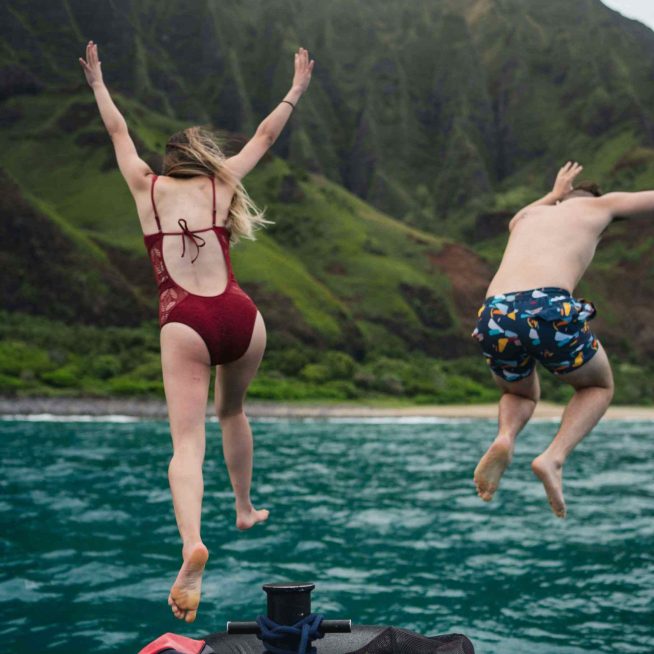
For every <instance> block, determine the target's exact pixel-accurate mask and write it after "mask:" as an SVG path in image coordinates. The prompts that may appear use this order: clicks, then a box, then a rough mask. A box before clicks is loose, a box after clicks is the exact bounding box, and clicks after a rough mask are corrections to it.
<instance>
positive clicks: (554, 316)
mask: <svg viewBox="0 0 654 654" xmlns="http://www.w3.org/2000/svg"><path fill="white" fill-rule="evenodd" d="M595 313H596V311H595V307H594V306H593V304H592V302H587V301H586V300H581V299H575V298H574V297H572V296H571V295H570V293H569V292H568V291H566V290H564V289H561V288H550V287H547V288H537V289H534V290H531V291H519V292H517V293H506V294H503V295H494V296H492V297H489V298H486V300H485V301H484V304H482V306H481V308H480V309H479V314H478V316H479V319H478V320H477V327H476V328H475V331H474V332H472V337H473V338H474V339H476V340H477V341H478V342H479V345H480V346H481V349H482V351H483V353H484V356H485V357H486V361H487V363H488V365H489V366H490V368H491V370H492V371H493V372H494V373H495V374H496V375H498V376H499V377H502V378H503V379H505V380H506V381H508V382H514V381H518V380H520V379H524V378H525V377H528V376H529V375H530V374H531V373H532V372H533V370H534V366H535V365H536V361H540V362H541V363H542V364H543V365H544V366H545V367H546V368H547V369H548V370H549V371H550V372H552V373H554V374H555V375H562V374H565V373H567V372H572V371H573V370H576V369H577V368H580V367H581V366H583V365H584V364H585V363H587V362H588V361H590V360H591V359H592V358H593V356H594V355H595V353H596V352H597V350H598V348H599V341H598V340H597V339H596V338H595V336H594V335H593V332H592V331H591V330H590V327H589V325H588V320H591V319H592V318H594V317H595Z"/></svg>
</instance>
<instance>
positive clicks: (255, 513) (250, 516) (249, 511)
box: [236, 504, 270, 530]
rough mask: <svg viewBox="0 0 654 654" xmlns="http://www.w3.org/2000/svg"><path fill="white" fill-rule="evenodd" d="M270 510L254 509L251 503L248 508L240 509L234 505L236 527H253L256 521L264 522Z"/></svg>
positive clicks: (242, 528) (243, 528)
mask: <svg viewBox="0 0 654 654" xmlns="http://www.w3.org/2000/svg"><path fill="white" fill-rule="evenodd" d="M269 515H270V511H268V509H259V510H257V509H255V508H254V507H253V506H252V505H251V504H250V506H249V507H248V508H245V509H240V508H239V507H236V527H237V528H238V529H241V530H245V529H250V527H254V525H256V524H257V522H264V521H265V520H267V519H268V516H269Z"/></svg>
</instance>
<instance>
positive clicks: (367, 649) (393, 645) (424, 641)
mask: <svg viewBox="0 0 654 654" xmlns="http://www.w3.org/2000/svg"><path fill="white" fill-rule="evenodd" d="M474 652H475V650H474V648H473V646H472V643H471V642H470V641H469V640H468V639H467V638H466V637H465V636H462V635H461V634H447V635H445V636H431V637H429V638H428V637H426V636H420V635H419V634H414V633H413V632H412V631H406V630H404V629H396V628H395V627H388V629H385V630H384V631H382V633H381V634H379V635H378V636H376V637H375V638H373V640H371V641H370V642H369V643H368V644H367V645H364V646H363V647H361V648H360V649H357V650H354V651H352V652H348V654H474Z"/></svg>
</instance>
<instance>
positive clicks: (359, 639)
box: [203, 625, 475, 654]
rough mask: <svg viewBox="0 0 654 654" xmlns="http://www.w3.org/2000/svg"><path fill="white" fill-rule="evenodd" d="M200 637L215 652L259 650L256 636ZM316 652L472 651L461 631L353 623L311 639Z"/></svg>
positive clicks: (419, 653) (462, 653) (421, 653)
mask: <svg viewBox="0 0 654 654" xmlns="http://www.w3.org/2000/svg"><path fill="white" fill-rule="evenodd" d="M203 640H205V641H206V642H207V645H210V646H211V647H212V648H213V650H214V651H215V652H216V653H217V654H262V652H263V646H262V643H261V641H260V640H259V639H258V638H257V637H256V636H246V635H236V634H234V635H232V634H226V633H225V632H218V633H214V634H209V635H208V636H204V637H203ZM313 644H314V646H315V647H316V649H317V650H318V654H346V653H347V654H474V652H475V650H474V648H473V647H472V643H471V642H470V641H469V640H468V639H467V638H466V637H465V636H462V635H460V634H447V635H445V636H431V637H429V638H426V637H425V636H420V635H418V634H415V633H413V632H411V631H406V630H404V629H396V628H395V627H385V626H377V625H353V627H352V633H349V634H326V635H325V637H324V638H322V639H320V640H316V641H314V643H313Z"/></svg>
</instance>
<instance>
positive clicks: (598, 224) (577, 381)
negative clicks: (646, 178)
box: [472, 162, 654, 518]
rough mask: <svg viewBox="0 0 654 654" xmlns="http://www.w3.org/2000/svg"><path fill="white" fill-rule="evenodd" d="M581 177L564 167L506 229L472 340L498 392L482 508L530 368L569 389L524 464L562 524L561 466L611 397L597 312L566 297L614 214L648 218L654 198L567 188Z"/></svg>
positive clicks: (524, 404)
mask: <svg viewBox="0 0 654 654" xmlns="http://www.w3.org/2000/svg"><path fill="white" fill-rule="evenodd" d="M581 170H582V167H581V166H580V165H579V164H577V163H573V162H568V163H567V164H566V165H565V166H563V168H561V170H560V171H559V173H558V175H557V178H556V181H555V183H554V187H553V189H552V191H551V192H550V193H548V194H547V195H545V196H544V197H543V198H541V199H540V200H538V201H537V202H534V203H533V204H530V205H528V206H526V207H524V208H523V209H521V210H520V211H519V212H518V213H517V214H516V215H515V216H514V217H513V219H512V220H511V222H510V223H509V232H510V235H509V242H508V244H507V247H506V250H505V252H504V256H503V258H502V263H501V264H500V267H499V270H498V271H497V273H496V275H495V277H494V278H493V280H492V281H491V284H490V286H489V287H488V292H487V298H486V300H485V301H484V304H483V305H482V307H481V308H480V310H479V319H478V322H477V326H476V328H475V330H474V332H473V334H472V336H473V338H475V339H476V340H477V341H478V342H479V344H480V346H481V349H482V351H483V354H484V356H485V357H486V360H487V363H488V364H489V366H490V369H491V370H492V372H493V376H494V379H495V381H496V382H497V384H498V386H499V387H500V388H501V389H502V398H501V399H500V403H499V428H498V433H497V437H496V438H495V440H494V441H493V443H492V444H491V446H490V447H489V448H488V450H487V452H486V453H485V454H484V456H483V457H482V459H481V461H480V462H479V464H478V465H477V468H476V470H475V474H474V480H475V484H476V486H477V493H478V494H479V496H480V497H481V498H482V499H483V500H485V501H487V502H488V501H490V500H491V499H492V498H493V494H494V493H495V491H496V490H497V488H498V486H499V483H500V479H501V477H502V474H503V473H504V471H505V470H506V468H507V466H508V465H509V463H510V462H511V458H512V455H513V450H514V447H515V441H516V437H517V436H518V434H519V433H520V431H521V430H522V428H523V427H524V426H525V425H526V424H527V422H528V421H529V419H530V418H531V416H532V414H533V412H534V409H535V408H536V403H537V402H538V400H539V397H540V384H539V380H538V375H537V373H536V372H535V369H534V368H535V364H536V361H539V362H540V363H541V364H543V366H545V368H547V370H549V371H550V372H551V373H553V374H555V375H556V376H557V377H558V378H559V379H560V380H561V381H564V382H566V383H568V384H570V385H571V386H572V387H573V388H574V389H575V393H574V395H573V397H572V399H571V400H570V402H569V403H568V406H567V407H566V409H565V411H564V413H563V417H562V419H561V424H560V426H559V430H558V432H557V434H556V436H555V437H554V439H553V440H552V442H551V443H550V445H549V447H548V448H547V449H546V450H545V451H544V452H543V453H542V454H541V455H540V456H538V457H537V458H536V459H534V461H533V462H532V464H531V467H532V470H533V471H534V473H535V474H536V476H537V477H538V478H539V479H540V480H541V481H542V483H543V486H544V487H545V492H546V493H547V499H548V500H549V503H550V505H551V507H552V510H553V511H554V513H555V514H556V515H557V516H558V517H560V518H564V517H565V515H566V506H565V501H564V499H563V476H562V472H563V464H564V463H565V460H566V459H567V457H568V455H569V454H570V452H572V450H573V449H574V448H575V447H576V446H577V445H578V444H579V443H580V442H581V440H582V439H583V438H584V437H585V436H586V435H587V434H588V433H589V432H590V431H591V430H592V429H593V427H595V425H596V424H597V423H598V422H599V420H600V418H601V417H602V416H603V415H604V413H605V411H606V409H607V408H608V406H609V404H610V402H611V398H612V397H613V375H612V373H611V366H610V364H609V360H608V358H607V356H606V352H605V351H604V348H603V347H602V346H601V344H600V343H599V341H598V340H597V338H596V337H595V335H594V334H593V332H592V331H591V330H590V326H589V324H588V321H589V320H590V319H591V318H593V316H594V315H595V307H594V306H593V305H592V304H591V303H590V302H587V301H585V300H582V299H577V298H574V297H573V296H572V292H573V291H574V289H575V287H576V286H577V284H578V282H579V280H580V279H581V277H582V275H583V274H584V272H585V271H586V269H587V268H588V266H589V265H590V263H591V261H592V259H593V256H594V254H595V248H596V247H597V243H598V241H599V239H600V236H601V234H602V232H603V231H604V230H605V229H606V227H607V226H608V225H609V224H610V223H611V221H612V220H613V219H614V218H615V217H616V216H621V217H629V216H636V215H650V216H653V217H654V191H644V192H640V193H609V194H607V195H604V196H601V194H600V192H599V190H598V189H597V187H596V186H595V185H593V184H581V185H579V186H578V187H576V188H574V187H573V185H572V183H573V181H574V179H575V178H576V177H577V175H578V174H579V173H580V172H581Z"/></svg>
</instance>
